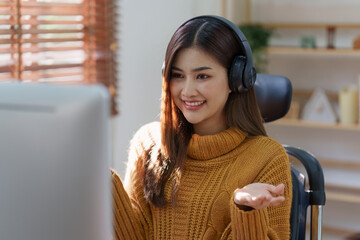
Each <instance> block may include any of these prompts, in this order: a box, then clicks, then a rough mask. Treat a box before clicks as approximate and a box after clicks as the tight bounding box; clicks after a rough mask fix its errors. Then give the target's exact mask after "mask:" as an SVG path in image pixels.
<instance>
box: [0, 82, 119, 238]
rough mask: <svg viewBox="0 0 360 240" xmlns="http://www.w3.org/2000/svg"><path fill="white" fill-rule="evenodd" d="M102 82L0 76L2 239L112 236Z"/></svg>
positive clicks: (105, 100)
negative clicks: (38, 80) (76, 83)
mask: <svg viewBox="0 0 360 240" xmlns="http://www.w3.org/2000/svg"><path fill="white" fill-rule="evenodd" d="M109 103H110V101H109V95H108V93H107V91H106V90H105V88H104V87H100V86H98V85H88V86H55V85H48V84H21V83H0V239H4V240H5V239H6V240H20V239H26V240H72V239H74V240H75V239H76V240H85V239H86V240H104V239H111V236H112V222H111V221H112V219H111V217H112V214H111V190H110V189H111V180H110V179H111V178H110V171H109V165H110V153H111V149H110V139H109V136H110V124H109V123H110V110H109V109H110V107H109Z"/></svg>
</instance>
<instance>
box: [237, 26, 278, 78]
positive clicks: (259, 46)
mask: <svg viewBox="0 0 360 240" xmlns="http://www.w3.org/2000/svg"><path fill="white" fill-rule="evenodd" d="M239 28H240V30H241V31H242V32H243V33H244V35H245V37H246V38H247V40H248V43H249V44H250V47H251V51H252V54H253V60H254V65H255V67H256V70H257V72H263V73H264V72H266V65H267V55H266V47H268V46H269V40H270V37H271V36H272V33H273V31H272V30H271V29H268V28H265V27H263V26H261V25H254V24H244V25H240V26H239Z"/></svg>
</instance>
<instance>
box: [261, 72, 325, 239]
mask: <svg viewBox="0 0 360 240" xmlns="http://www.w3.org/2000/svg"><path fill="white" fill-rule="evenodd" d="M255 93H256V98H257V101H258V105H259V107H260V111H261V115H262V117H263V119H264V121H265V122H271V121H274V120H277V119H279V118H282V117H283V116H285V114H286V113H287V112H288V110H289V108H290V103H291V97H292V86H291V82H290V80H289V79H288V78H286V77H283V76H278V75H268V74H257V78H256V83H255ZM284 148H285V150H286V152H287V154H288V156H289V161H290V164H291V176H292V186H293V201H292V210H291V217H290V226H291V238H290V239H291V240H303V239H305V236H306V221H307V217H306V212H307V208H308V206H311V218H310V232H309V233H310V239H316V240H318V239H322V206H324V205H325V198H326V197H325V191H324V175H323V171H322V168H321V165H320V163H319V162H318V160H317V159H316V158H315V157H314V156H313V155H312V154H310V153H309V152H307V151H305V150H303V149H300V148H296V147H291V146H287V145H284Z"/></svg>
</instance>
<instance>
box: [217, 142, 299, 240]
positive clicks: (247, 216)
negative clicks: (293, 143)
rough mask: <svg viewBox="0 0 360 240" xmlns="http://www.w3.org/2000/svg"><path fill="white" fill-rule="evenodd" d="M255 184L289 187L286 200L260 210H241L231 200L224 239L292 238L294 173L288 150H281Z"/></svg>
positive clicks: (286, 191)
mask: <svg viewBox="0 0 360 240" xmlns="http://www.w3.org/2000/svg"><path fill="white" fill-rule="evenodd" d="M254 182H259V183H268V184H272V185H278V184H280V183H284V184H285V190H284V197H285V201H284V202H283V203H281V205H279V206H277V207H267V208H263V209H260V210H251V211H243V210H240V209H239V208H238V207H237V206H236V204H235V203H234V201H233V197H232V198H231V200H230V215H231V223H230V225H229V226H228V228H227V229H226V231H225V232H224V234H223V239H244V240H245V239H246V240H251V239H256V240H262V239H289V238H290V211H291V202H292V185H291V172H290V164H289V160H288V157H287V155H286V153H285V150H282V149H280V151H279V153H278V154H277V155H275V156H274V157H273V158H272V160H271V161H270V162H269V163H268V164H267V165H266V166H265V167H264V168H263V169H262V171H261V172H260V173H259V174H258V176H257V177H256V179H255V180H254Z"/></svg>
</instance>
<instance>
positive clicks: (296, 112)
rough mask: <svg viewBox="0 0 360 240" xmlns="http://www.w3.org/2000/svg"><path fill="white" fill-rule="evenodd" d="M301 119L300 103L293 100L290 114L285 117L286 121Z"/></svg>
mask: <svg viewBox="0 0 360 240" xmlns="http://www.w3.org/2000/svg"><path fill="white" fill-rule="evenodd" d="M299 117H300V102H299V101H296V100H292V101H291V104H290V109H289V111H288V113H287V114H286V115H285V116H284V118H286V119H299Z"/></svg>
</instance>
